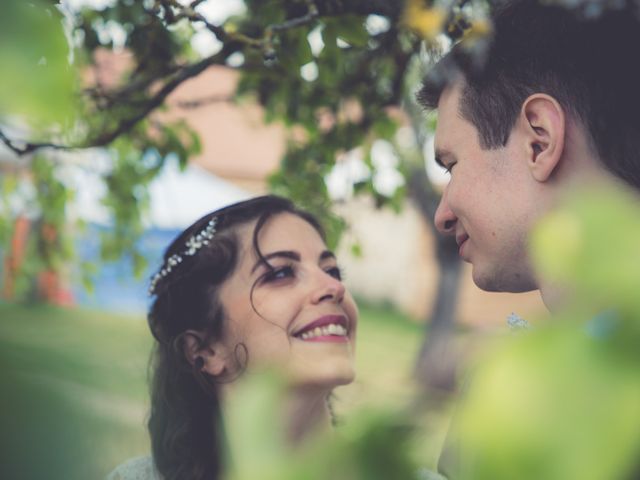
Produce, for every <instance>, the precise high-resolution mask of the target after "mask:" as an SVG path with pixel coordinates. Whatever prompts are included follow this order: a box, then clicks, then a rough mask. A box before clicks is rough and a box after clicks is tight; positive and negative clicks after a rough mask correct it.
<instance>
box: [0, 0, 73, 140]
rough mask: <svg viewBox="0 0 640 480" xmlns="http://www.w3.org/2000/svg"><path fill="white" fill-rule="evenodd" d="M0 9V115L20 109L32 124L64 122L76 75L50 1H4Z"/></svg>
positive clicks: (69, 117) (69, 119)
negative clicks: (0, 69) (0, 85)
mask: <svg viewBox="0 0 640 480" xmlns="http://www.w3.org/2000/svg"><path fill="white" fill-rule="evenodd" d="M1 8H2V14H1V15H0V65H2V80H1V82H2V87H1V88H0V121H2V122H4V121H6V119H7V117H8V116H12V115H19V116H20V117H21V118H22V119H23V120H24V121H27V122H28V123H29V125H30V126H31V127H32V128H36V129H40V128H45V127H49V128H50V127H51V126H52V124H58V125H59V126H69V125H70V124H71V122H72V120H73V115H74V106H75V98H76V96H77V88H78V78H77V71H76V69H75V68H74V67H73V66H72V65H70V64H69V61H68V58H69V55H70V54H71V49H70V47H69V45H68V43H67V39H66V37H65V32H64V30H63V25H62V14H61V13H60V11H59V10H58V9H57V8H56V6H55V5H53V3H52V2H50V1H44V0H29V1H20V2H11V1H3V2H2V7H1Z"/></svg>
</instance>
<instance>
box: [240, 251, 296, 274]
mask: <svg viewBox="0 0 640 480" xmlns="http://www.w3.org/2000/svg"><path fill="white" fill-rule="evenodd" d="M272 258H288V259H289V260H295V261H296V262H299V261H300V254H299V253H298V252H294V251H293V250H282V251H279V252H273V253H268V254H266V255H263V256H262V258H259V259H258V261H257V262H256V264H255V265H254V266H253V268H252V269H251V273H253V272H255V271H256V269H257V268H258V267H259V266H260V265H264V264H265V262H267V261H269V260H271V259H272Z"/></svg>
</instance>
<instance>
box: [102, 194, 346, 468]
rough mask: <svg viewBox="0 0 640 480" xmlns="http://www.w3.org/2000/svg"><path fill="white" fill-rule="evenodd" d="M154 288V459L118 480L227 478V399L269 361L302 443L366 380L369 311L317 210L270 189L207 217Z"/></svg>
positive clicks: (182, 242)
mask: <svg viewBox="0 0 640 480" xmlns="http://www.w3.org/2000/svg"><path fill="white" fill-rule="evenodd" d="M150 294H151V295H154V296H155V300H154V302H153V305H152V306H151V308H150V311H149V315H148V320H149V325H150V328H151V332H152V333H153V336H154V337H155V339H156V345H155V350H154V354H153V355H154V357H153V364H152V368H153V380H152V389H151V390H152V392H151V413H150V418H149V422H148V427H149V432H150V436H151V446H152V456H151V457H143V458H139V459H134V460H130V461H129V462H127V463H125V464H123V465H120V466H119V467H118V468H116V470H114V471H113V472H112V473H111V474H110V475H109V477H108V478H109V480H134V479H143V480H177V479H185V480H186V479H189V480H198V479H207V480H210V479H216V478H220V477H221V476H222V473H223V472H224V471H225V468H226V463H225V462H226V458H225V454H224V452H225V448H226V447H225V438H224V435H223V430H224V429H223V418H224V412H225V401H227V399H228V398H229V397H230V396H229V392H230V389H231V388H232V386H233V382H234V380H236V379H237V378H238V377H239V376H241V375H242V376H245V375H253V374H259V372H260V371H261V370H263V369H265V368H272V367H275V368H277V369H278V370H280V371H282V372H283V373H284V375H285V378H286V380H287V384H288V388H287V390H286V395H287V397H288V398H287V399H286V401H285V402H284V405H285V406H286V409H287V412H286V415H285V418H286V421H285V422H284V423H285V424H284V425H283V426H282V428H283V430H284V433H285V436H286V438H287V439H288V440H289V441H290V442H291V443H292V444H293V443H296V442H298V441H299V440H302V439H304V437H305V436H306V435H307V434H308V433H310V432H311V431H314V430H316V429H320V428H326V427H328V426H329V425H330V423H331V415H330V411H329V409H328V404H327V398H328V396H329V395H330V394H331V392H332V390H333V389H334V388H335V387H336V386H338V385H344V384H347V383H350V382H351V381H353V379H354V348H353V347H354V341H355V334H356V327H357V321H358V312H357V307H356V305H355V302H354V301H353V298H352V297H351V295H350V294H349V293H348V292H347V291H346V290H345V287H344V285H343V284H342V281H341V273H340V268H339V266H338V264H337V262H336V258H335V256H334V254H333V253H332V252H331V251H329V250H328V249H327V247H326V245H325V242H324V234H323V231H322V228H321V227H320V225H319V223H318V222H317V221H316V219H315V218H314V217H313V216H311V215H310V214H309V213H307V212H304V211H301V210H299V209H297V208H296V207H295V206H294V205H293V204H292V203H291V202H289V201H288V200H285V199H283V198H279V197H275V196H264V197H258V198H254V199H250V200H247V201H244V202H240V203H236V204H234V205H231V206H229V207H225V208H223V209H221V210H218V211H216V212H213V213H210V214H208V215H206V216H205V217H203V218H201V219H200V220H198V221H197V222H195V223H194V224H193V225H191V226H190V227H189V228H187V229H186V230H185V231H184V232H182V233H181V234H180V235H179V236H178V238H176V239H175V240H174V241H173V243H172V244H171V245H170V246H169V247H168V248H167V250H166V252H165V254H164V262H163V265H162V266H161V268H160V270H159V272H158V273H157V274H156V275H155V276H154V277H153V278H152V280H151V286H150ZM276 413H277V412H274V414H276ZM238 460H240V461H242V460H241V459H238Z"/></svg>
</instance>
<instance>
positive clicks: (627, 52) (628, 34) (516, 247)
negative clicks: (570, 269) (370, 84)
mask: <svg viewBox="0 0 640 480" xmlns="http://www.w3.org/2000/svg"><path fill="white" fill-rule="evenodd" d="M628 3H629V7H628V10H629V11H625V10H624V9H620V10H606V9H603V8H602V7H599V6H598V4H597V2H595V3H594V2H585V3H584V11H580V10H571V11H570V10H566V9H564V8H563V7H560V6H552V5H549V4H548V3H547V4H545V5H543V4H542V2H536V1H533V0H521V1H506V2H503V3H501V4H500V6H499V7H498V8H496V9H495V11H494V15H493V29H494V30H493V37H492V40H491V42H490V44H489V45H488V48H487V51H486V57H484V62H483V63H482V65H480V66H479V65H478V62H477V61H476V60H477V57H471V56H470V55H469V53H468V52H469V51H470V50H469V49H466V48H465V45H464V42H463V43H462V44H459V45H458V46H457V47H455V48H454V49H453V50H452V52H451V53H449V54H448V55H447V56H446V57H444V58H443V59H442V61H440V62H439V64H438V65H436V67H435V68H434V69H433V70H432V72H431V74H430V75H429V76H427V78H426V79H425V80H424V82H423V85H422V89H421V90H420V91H419V93H418V99H419V101H420V102H421V103H422V104H423V105H424V106H425V107H426V108H429V109H436V108H437V110H438V124H437V128H436V132H435V153H436V160H437V162H438V163H439V164H440V165H442V166H443V167H444V168H445V169H447V170H448V171H449V172H450V174H451V179H450V182H449V184H448V185H447V187H446V188H445V190H444V193H443V196H442V199H441V201H440V205H439V207H438V209H437V212H436V214H435V222H436V226H437V228H438V230H439V231H440V232H441V233H443V234H445V235H452V236H455V238H456V241H457V243H458V245H459V254H460V256H461V257H462V258H463V259H464V260H465V261H467V262H469V263H471V264H472V266H473V268H472V271H473V273H472V275H473V280H474V282H475V283H476V285H477V286H478V287H480V288H481V289H483V290H487V291H504V292H525V291H529V290H535V289H539V290H540V292H541V295H542V299H543V301H544V302H545V304H546V305H547V307H548V308H553V306H554V305H555V304H557V303H558V302H560V301H561V298H560V297H561V294H560V292H559V291H558V290H557V289H556V288H554V286H553V285H549V284H546V283H545V281H544V280H543V279H541V278H539V277H538V276H537V275H536V273H535V272H534V270H533V268H532V265H531V262H530V259H529V256H528V238H529V233H530V230H531V228H532V226H533V224H534V223H535V222H536V221H537V220H538V219H539V218H540V217H541V216H542V215H544V214H545V213H546V212H548V211H549V209H550V208H551V207H552V206H553V205H554V204H555V203H556V201H557V199H558V198H559V196H560V195H561V194H562V193H563V192H565V191H566V190H567V189H568V188H570V187H571V186H572V185H580V184H584V183H586V182H589V181H590V180H599V179H604V180H613V183H614V184H617V185H619V188H628V187H630V188H631V189H633V190H635V191H636V192H637V193H640V62H639V61H638V60H637V58H638V57H637V55H638V53H637V48H638V46H639V45H640V21H639V20H638V18H637V16H636V15H637V12H636V11H635V10H633V7H632V5H631V4H632V3H633V2H631V1H629V2H628ZM589 9H591V11H589ZM594 9H595V10H598V11H594ZM599 9H600V10H602V11H600V10H599ZM630 11H632V13H630Z"/></svg>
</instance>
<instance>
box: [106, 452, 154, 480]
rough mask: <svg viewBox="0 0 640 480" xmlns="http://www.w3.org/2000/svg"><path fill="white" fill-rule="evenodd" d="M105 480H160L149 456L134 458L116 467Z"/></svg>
mask: <svg viewBox="0 0 640 480" xmlns="http://www.w3.org/2000/svg"><path fill="white" fill-rule="evenodd" d="M105 480H162V478H161V477H160V474H159V473H158V471H157V470H156V467H155V465H154V464H153V459H152V458H151V457H150V456H146V457H136V458H132V459H130V460H127V461H126V462H124V463H122V464H120V465H118V466H117V467H116V469H115V470H114V471H113V472H111V473H110V474H109V475H108V476H107V478H106V479H105Z"/></svg>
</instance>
